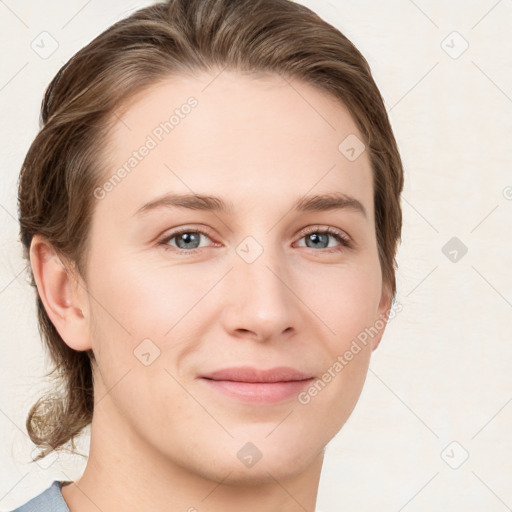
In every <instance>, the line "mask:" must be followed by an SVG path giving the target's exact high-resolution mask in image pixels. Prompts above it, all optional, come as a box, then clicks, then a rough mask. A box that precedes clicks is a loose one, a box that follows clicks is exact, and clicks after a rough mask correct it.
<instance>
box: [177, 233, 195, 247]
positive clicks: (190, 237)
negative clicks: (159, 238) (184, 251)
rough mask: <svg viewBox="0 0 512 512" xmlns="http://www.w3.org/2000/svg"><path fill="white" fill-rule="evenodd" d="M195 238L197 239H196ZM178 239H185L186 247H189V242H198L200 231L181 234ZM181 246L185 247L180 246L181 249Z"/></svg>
mask: <svg viewBox="0 0 512 512" xmlns="http://www.w3.org/2000/svg"><path fill="white" fill-rule="evenodd" d="M194 238H195V239H196V240H194ZM178 240H179V241H181V240H183V241H184V242H185V248H189V245H188V244H190V243H194V242H198V240H199V234H198V233H182V234H181V236H180V237H179V238H178ZM178 245H180V244H178ZM182 245H183V244H182ZM181 248H183V247H180V249H181Z"/></svg>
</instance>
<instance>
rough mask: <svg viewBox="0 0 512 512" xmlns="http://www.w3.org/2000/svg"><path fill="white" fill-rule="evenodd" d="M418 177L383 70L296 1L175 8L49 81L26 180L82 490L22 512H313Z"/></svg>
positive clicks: (57, 485)
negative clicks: (408, 189) (83, 448)
mask: <svg viewBox="0 0 512 512" xmlns="http://www.w3.org/2000/svg"><path fill="white" fill-rule="evenodd" d="M402 188H403V170H402V164H401V160H400V156H399V152H398V149H397V146H396V142H395V139H394V136H393V132H392V129H391V126H390V123H389V120H388V117H387V114H386V110H385V108H384V105H383V102H382V98H381V95H380V93H379V91H378V89H377V86H376V84H375V82H374V80H373V78H372V76H371V72H370V69H369V67H368V64H367V62H366V61H365V59H364V58H363V56H362V55H361V54H360V53H359V51H358V50H357V49H356V48H355V47H354V46H353V45H352V43H351V42H350V41H349V40H348V39H347V38H346V37H345V36H343V35H342V34H341V33H340V32H339V31H338V30H337V29H335V28H334V27H332V26H331V25H329V24H327V23H326V22H325V21H323V20H321V19H320V18H319V17H318V16H317V15H315V14H314V13H313V12H311V11H310V10H308V9H307V8H305V7H303V6H301V5H299V4H296V3H293V2H291V1H289V0H237V1H236V2H235V1H232V0H169V1H168V2H164V3H160V4H157V5H154V6H151V7H148V8H144V9H141V10H139V11H137V12H135V13H134V14H132V15H131V16H130V17H128V18H126V19H124V20H122V21H120V22H118V23H116V24H115V25H113V26H112V27H110V28H109V29H107V30H106V31H105V32H104V33H102V34H101V35H100V36H98V37H97V38H96V39H95V40H94V41H92V42H91V43H90V44H89V45H87V46H86V47H85V48H83V49H82V50H81V51H80V52H78V53H77V54H76V55H75V56H74V57H73V58H72V59H71V60H70V61H69V62H68V63H67V64H66V65H65V66H64V67H63V68H62V69H61V70H60V71H59V73H58V74H57V75H56V77H55V78H54V79H53V81H52V82H51V84H50V86H49V87H48V89H47V91H46V95H45V98H44V102H43V106H42V128H41V131H40V132H39V134H38V135H37V137H36V138H35V140H34V142H33V144H32V146H31V147H30V149H29V151H28V154H27V156H26V159H25V161H24V164H23V168H22V171H21V175H20V183H19V215H20V224H21V236H22V241H23V244H24V247H25V255H26V257H27V258H28V259H29V261H30V264H31V269H32V273H33V284H34V286H36V288H37V304H38V314H39V322H40V326H41V332H42V335H43V338H44V341H45V343H46V344H47V346H48V349H49V351H50V354H51V356H52V358H53V360H54V362H55V368H56V371H57V373H58V375H59V378H60V379H61V380H62V382H63V384H64V389H65V394H64V395H63V396H62V397H60V398H55V397H52V398H51V399H47V400H45V397H43V398H42V399H41V401H40V402H38V403H37V404H35V405H34V407H33V408H32V409H31V411H30V413H29V417H28V419H27V429H28V433H29V435H30V437H31V439H32V440H33V441H34V442H35V443H36V444H37V445H38V446H40V447H41V448H42V449H43V450H42V453H41V457H43V456H46V455H47V454H48V453H49V452H50V451H51V450H52V449H56V450H57V449H59V448H61V447H63V446H64V445H65V444H66V443H68V442H71V444H72V446H73V447H74V444H73V440H74V439H75V438H76V437H77V436H78V435H79V434H80V432H81V431H82V430H83V429H84V428H85V427H87V426H89V425H90V428H91V446H90V453H89V458H88V462H87V466H86V468H85V471H84V473H83V475H82V477H81V478H79V479H78V480H77V481H76V482H68V481H66V482H61V481H55V482H53V484H52V486H51V487H50V488H48V489H47V490H46V491H44V492H43V493H42V494H40V495H39V496H37V497H35V498H34V499H33V500H31V501H30V502H29V503H27V504H25V505H24V506H22V507H21V508H19V509H18V510H20V511H23V512H26V511H29V510H36V509H37V510H39V511H41V510H45V511H46V510H48V511H50V510H52V511H55V510H58V511H62V510H64V511H65V510H71V511H73V512H82V511H86V510H92V509H93V508H94V509H95V510H96V509H99V510H102V511H103V512H110V511H113V510H124V511H128V512H130V511H132V510H133V511H135V510H137V511H138V510H141V509H146V510H162V511H163V510H165V511H167V512H174V511H182V510H188V511H194V510H198V511H201V512H202V511H212V512H213V511H218V510H222V511H224V512H226V511H230V510H240V509H243V510H245V511H256V510H258V511H261V510H265V511H280V512H287V511H295V510H308V511H314V510H315V504H316V499H317V491H318V483H319V478H320V473H321V468H322V462H323V455H324V449H325V446H326V445H327V443H328V442H329V441H330V440H331V439H332V438H333V437H334V436H335V435H336V433H337V432H338V431H339V430H340V429H341V427H342V426H343V424H344V423H345V422H346V420H347V418H348V417H349V415H350V414H351V412H352V410H353V409H354V407H355V404H356V402H357V400H358V398H359V395H360V393H361V390H362V386H363V384H364V380H365V377H366V373H367V370H368V365H369V360H370V356H371V352H372V351H373V350H374V349H375V348H376V347H377V346H378V344H379V342H380V340H381V338H382V335H383V333H384V329H385V325H386V321H387V319H388V317H389V315H390V312H391V307H392V302H393V299H394V296H395V292H396V285H395V268H396V262H395V254H396V249H397V244H398V242H399V241H400V232H401V224H402V217H401V208H400V194H401V191H402Z"/></svg>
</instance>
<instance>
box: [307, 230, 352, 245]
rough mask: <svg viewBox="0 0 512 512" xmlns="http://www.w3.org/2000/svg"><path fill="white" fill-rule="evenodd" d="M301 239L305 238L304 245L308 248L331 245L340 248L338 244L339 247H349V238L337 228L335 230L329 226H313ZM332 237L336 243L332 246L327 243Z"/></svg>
mask: <svg viewBox="0 0 512 512" xmlns="http://www.w3.org/2000/svg"><path fill="white" fill-rule="evenodd" d="M302 239H306V247H308V248H310V249H317V248H320V249H328V248H332V247H338V250H340V246H341V249H343V248H348V247H351V245H350V240H349V239H348V238H347V237H346V236H345V235H343V234H341V233H338V231H337V230H336V231H335V230H333V229H331V228H327V229H319V228H314V229H313V230H310V231H309V232H308V233H306V234H305V235H304V236H303V237H302V238H301V239H300V240H302ZM332 239H334V240H336V241H337V242H338V244H337V245H334V246H333V245H329V240H332ZM308 241H309V243H308ZM301 247H304V246H301Z"/></svg>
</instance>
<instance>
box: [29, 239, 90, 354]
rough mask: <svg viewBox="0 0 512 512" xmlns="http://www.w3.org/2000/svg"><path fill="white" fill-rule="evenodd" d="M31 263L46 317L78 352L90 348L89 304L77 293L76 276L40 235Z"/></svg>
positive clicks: (33, 240) (31, 252)
mask: <svg viewBox="0 0 512 512" xmlns="http://www.w3.org/2000/svg"><path fill="white" fill-rule="evenodd" d="M30 264H31V266H32V272H33V274H34V280H35V282H36V286H37V291H38V293H39V297H40V299H41V302H42V303H43V306H44V308H45V311H46V314H47V315H48V317H49V318H50V320H51V322H52V323H53V325H54V326H55V328H56V329H57V331H58V333H59V334H60V336H61V338H62V339H63V340H64V342H65V343H66V344H67V345H68V346H69V347H70V348H72V349H74V350H78V351H82V350H88V349H90V348H91V345H90V340H89V335H88V323H87V320H86V318H85V316H84V311H86V307H85V306H86V304H84V303H83V301H84V299H83V298H82V297H81V296H80V294H79V293H77V283H76V277H75V276H74V275H73V273H72V272H71V270H70V269H68V268H66V266H65V264H64V263H63V262H62V260H61V259H60V257H59V255H58V254H57V252H56V251H55V249H54V248H53V247H52V246H51V244H49V242H48V241H46V240H45V239H44V238H43V237H42V236H40V235H34V237H33V238H32V242H31V244H30Z"/></svg>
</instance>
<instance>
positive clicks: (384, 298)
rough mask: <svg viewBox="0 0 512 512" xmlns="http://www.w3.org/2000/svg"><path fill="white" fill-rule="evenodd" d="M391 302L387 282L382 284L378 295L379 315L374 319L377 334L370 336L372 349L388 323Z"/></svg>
mask: <svg viewBox="0 0 512 512" xmlns="http://www.w3.org/2000/svg"><path fill="white" fill-rule="evenodd" d="M392 302H393V296H392V293H391V290H390V288H389V286H388V285H387V284H384V285H383V286H382V295H381V297H380V302H379V307H378V309H377V312H378V314H379V316H378V317H377V319H376V320H375V327H376V328H377V329H378V332H377V334H376V335H375V336H374V337H373V338H372V351H373V350H375V349H376V348H377V347H378V346H379V344H380V340H381V339H382V336H383V335H384V331H385V329H386V326H387V324H388V318H389V310H390V309H391V305H392Z"/></svg>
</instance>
